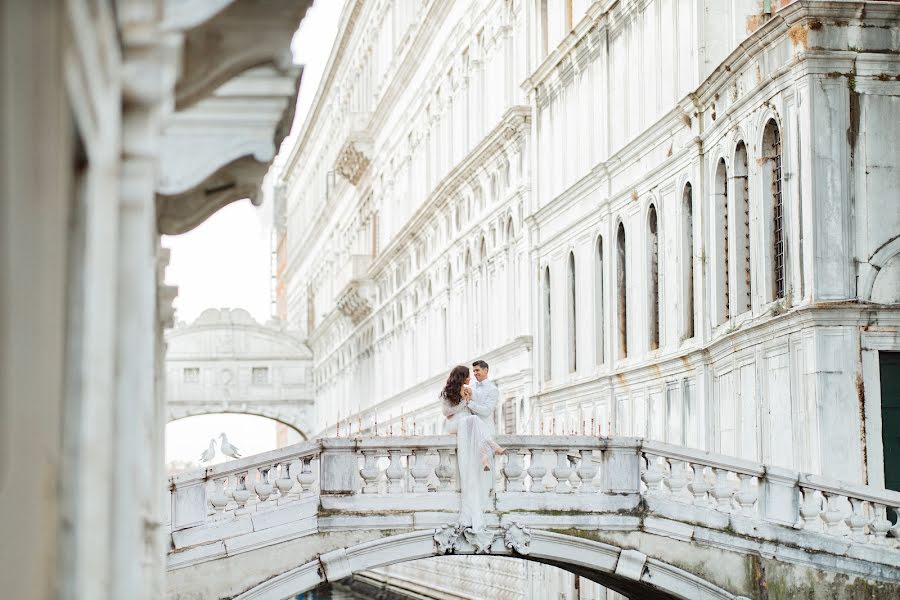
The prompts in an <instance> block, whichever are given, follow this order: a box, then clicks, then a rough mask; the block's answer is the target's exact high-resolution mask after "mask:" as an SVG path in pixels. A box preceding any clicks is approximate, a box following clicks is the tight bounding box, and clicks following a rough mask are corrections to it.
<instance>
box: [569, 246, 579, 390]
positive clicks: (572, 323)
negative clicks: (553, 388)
mask: <svg viewBox="0 0 900 600" xmlns="http://www.w3.org/2000/svg"><path fill="white" fill-rule="evenodd" d="M568 262H569V266H568V269H567V271H568V273H569V277H568V284H569V294H568V295H569V319H568V320H569V372H571V373H574V372H575V371H577V370H578V325H577V323H576V319H577V311H576V307H575V254H574V253H572V252H569V261H568Z"/></svg>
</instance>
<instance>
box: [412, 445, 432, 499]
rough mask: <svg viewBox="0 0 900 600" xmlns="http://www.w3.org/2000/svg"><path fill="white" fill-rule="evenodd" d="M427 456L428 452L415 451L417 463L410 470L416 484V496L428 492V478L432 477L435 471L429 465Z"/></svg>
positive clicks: (414, 489)
mask: <svg viewBox="0 0 900 600" xmlns="http://www.w3.org/2000/svg"><path fill="white" fill-rule="evenodd" d="M427 454H428V451H427V450H413V455H414V456H415V462H414V463H413V465H412V467H410V468H409V474H410V475H412V478H413V480H414V482H415V483H414V484H413V492H415V493H416V494H420V493H423V492H427V491H428V478H429V477H431V472H432V471H434V467H433V466H431V465H430V464H428V459H427V458H426V456H427Z"/></svg>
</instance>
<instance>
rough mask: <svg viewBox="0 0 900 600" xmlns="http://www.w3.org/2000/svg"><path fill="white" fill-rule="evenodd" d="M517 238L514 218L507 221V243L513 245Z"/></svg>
mask: <svg viewBox="0 0 900 600" xmlns="http://www.w3.org/2000/svg"><path fill="white" fill-rule="evenodd" d="M515 237H516V229H515V227H514V226H513V220H512V217H510V218H509V219H507V220H506V243H507V244H511V243H512V242H513V240H514V239H515Z"/></svg>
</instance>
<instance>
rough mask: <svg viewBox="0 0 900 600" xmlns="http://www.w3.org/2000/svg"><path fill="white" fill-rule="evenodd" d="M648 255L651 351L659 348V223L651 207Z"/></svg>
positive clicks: (648, 214)
mask: <svg viewBox="0 0 900 600" xmlns="http://www.w3.org/2000/svg"><path fill="white" fill-rule="evenodd" d="M647 233H648V236H647V254H648V256H649V259H650V265H649V267H650V268H649V276H650V281H649V282H648V283H649V285H648V286H647V290H648V292H649V294H650V297H649V298H648V303H647V305H648V307H649V314H648V317H649V325H650V349H651V350H656V349H657V348H659V222H658V219H657V214H656V207H655V206H654V205H652V204H651V205H650V210H649V211H647Z"/></svg>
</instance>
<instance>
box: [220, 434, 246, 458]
mask: <svg viewBox="0 0 900 600" xmlns="http://www.w3.org/2000/svg"><path fill="white" fill-rule="evenodd" d="M219 437H220V438H222V446H221V450H222V454H224V455H225V456H230V457H231V458H240V457H241V451H240V450H238V449H237V448H236V447H234V446H232V445H231V444H230V443H229V442H228V438H227V437H225V434H224V433H221V434H219Z"/></svg>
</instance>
